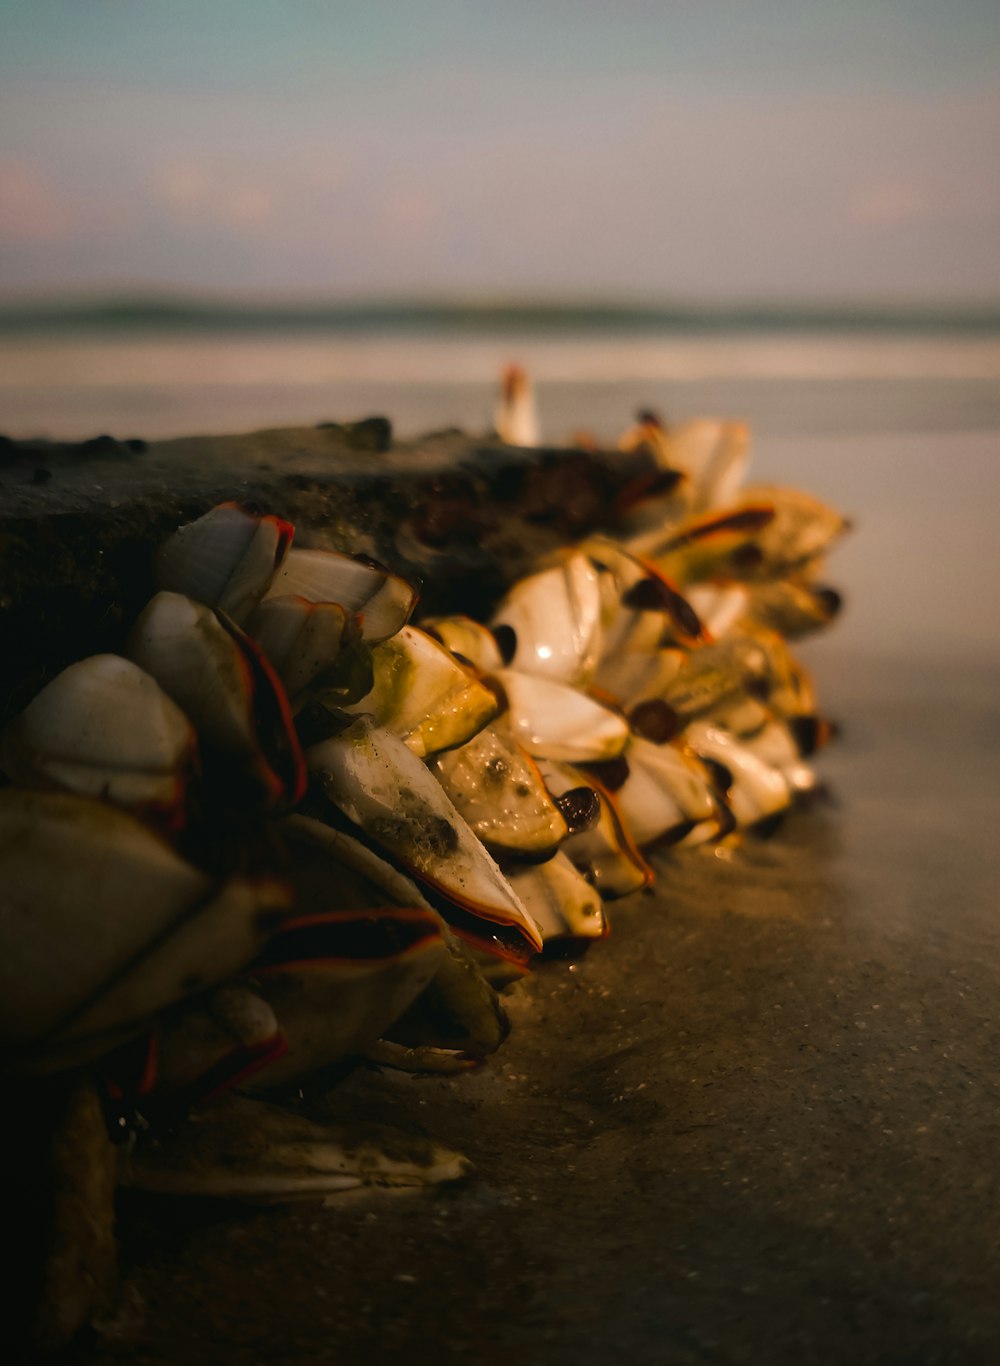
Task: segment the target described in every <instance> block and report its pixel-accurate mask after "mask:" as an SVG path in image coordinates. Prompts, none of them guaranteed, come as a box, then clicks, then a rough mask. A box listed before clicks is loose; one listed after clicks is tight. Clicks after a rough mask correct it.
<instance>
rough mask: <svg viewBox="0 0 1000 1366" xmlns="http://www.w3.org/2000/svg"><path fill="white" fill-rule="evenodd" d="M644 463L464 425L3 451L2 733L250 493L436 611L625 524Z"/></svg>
mask: <svg viewBox="0 0 1000 1366" xmlns="http://www.w3.org/2000/svg"><path fill="white" fill-rule="evenodd" d="M654 474H655V471H654V470H653V468H652V465H651V463H650V462H649V461H648V460H647V458H646V457H645V456H643V455H641V454H640V455H623V454H621V453H620V452H616V451H610V452H608V451H605V452H601V451H579V450H556V449H553V450H540V451H536V450H532V451H525V450H521V449H518V448H516V447H511V446H503V445H499V444H497V443H496V442H491V441H489V440H482V441H477V440H475V439H473V438H470V437H469V436H467V435H465V434H463V433H461V432H456V431H448V432H441V433H437V434H432V435H429V436H427V437H424V438H422V439H420V440H419V441H415V442H409V443H393V442H392V437H391V430H390V428H389V424H388V423H387V422H386V421H385V419H383V418H372V419H369V420H367V421H364V422H358V423H352V424H350V425H336V424H330V425H326V426H321V427H289V428H281V429H276V430H273V431H264V432H253V433H250V434H247V435H240V436H226V437H219V436H210V437H186V438H182V439H177V440H171V441H151V442H144V441H140V440H126V441H118V440H115V439H114V438H112V437H110V436H103V437H96V438H94V439H92V440H89V441H85V442H80V443H75V444H65V443H54V442H43V441H34V442H11V441H9V440H6V439H5V440H4V443H3V445H2V446H0V722H2V721H3V720H4V719H6V718H7V717H9V716H10V715H12V714H13V713H15V712H17V711H18V710H20V709H21V707H23V706H24V705H25V704H26V703H27V702H28V701H29V700H30V698H31V697H32V696H33V695H34V693H35V692H37V691H38V689H39V688H40V687H41V686H42V685H43V684H44V682H45V681H46V679H47V678H48V677H50V676H51V675H52V674H53V673H55V672H57V671H58V670H59V669H60V668H62V667H64V666H65V665H66V664H67V663H69V662H71V661H72V660H75V659H79V658H81V657H82V656H83V655H86V654H94V653H97V652H99V651H102V650H114V649H116V648H118V647H119V646H120V644H121V640H122V638H123V635H124V634H125V632H126V631H127V630H128V628H129V626H130V625H131V623H132V621H133V620H134V619H135V617H136V615H137V614H138V612H139V610H140V609H141V608H142V606H143V605H144V603H145V602H146V600H147V599H148V598H149V596H150V594H151V593H152V591H153V583H152V578H151V556H152V552H153V551H154V550H155V548H156V547H157V546H158V545H159V544H160V542H161V541H162V540H163V538H164V537H165V536H166V535H168V534H169V533H170V532H171V531H172V530H173V529H174V528H175V527H176V526H178V525H179V524H180V523H182V522H186V521H191V520H192V519H193V518H195V517H198V516H200V515H201V514H202V513H203V512H205V511H207V510H208V508H210V507H212V506H213V505H214V504H215V503H218V502H222V501H225V500H227V499H235V500H237V501H239V502H241V503H244V504H247V505H249V506H251V507H257V508H259V509H260V510H261V511H266V512H272V513H276V514H277V515H278V516H281V517H285V518H287V519H288V520H289V521H291V522H293V523H294V524H295V527H296V544H297V545H301V546H310V545H317V546H326V547H329V548H331V549H337V550H345V551H348V552H350V553H352V554H354V553H360V554H365V555H371V556H374V557H375V558H376V559H380V560H382V561H384V562H385V563H387V564H389V565H390V566H391V567H392V568H393V569H395V570H396V571H397V572H399V573H401V574H403V575H405V576H406V577H407V578H409V579H411V580H412V581H413V582H415V583H417V584H418V585H419V586H420V589H421V610H422V611H425V612H430V611H434V612H440V611H467V610H471V609H474V608H477V607H479V608H481V606H482V604H483V603H484V602H487V601H489V600H490V599H492V598H495V597H496V596H497V595H498V594H499V592H500V590H501V588H502V587H503V586H504V584H505V583H506V582H508V581H509V580H510V579H512V578H514V577H516V576H517V574H518V573H520V572H522V571H523V570H524V568H525V566H526V565H527V564H528V563H530V561H531V560H532V559H534V558H535V557H536V556H537V555H538V554H540V553H541V552H543V551H545V550H549V549H552V548H554V547H555V546H557V545H561V544H564V543H565V542H566V541H567V540H571V539H572V538H573V537H575V536H579V535H581V534H582V533H584V532H585V531H588V530H591V529H592V528H593V527H595V526H598V525H613V523H614V517H615V509H616V506H617V503H618V500H620V499H621V497H622V495H623V493H625V494H627V491H628V490H629V488H630V487H635V486H636V481H639V482H644V481H648V480H649V479H650V478H651V477H652V476H654Z"/></svg>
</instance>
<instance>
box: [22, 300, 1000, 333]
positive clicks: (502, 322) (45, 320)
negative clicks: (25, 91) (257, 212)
mask: <svg viewBox="0 0 1000 1366" xmlns="http://www.w3.org/2000/svg"><path fill="white" fill-rule="evenodd" d="M79 329H86V330H99V331H139V330H141V331H156V332H167V331H172V332H180V331H194V330H199V331H201V330H205V331H208V330H211V331H230V330H231V331H234V332H245V331H328V332H337V333H345V332H346V333H350V332H427V331H432V332H466V333H476V332H488V333H497V332H511V333H514V332H517V333H524V332H531V333H541V332H549V333H574V332H583V333H598V332H601V333H608V332H633V333H634V332H701V333H712V332H732V331H743V332H751V331H752V332H799V331H814V332H816V331H818V332H827V331H851V332H858V331H863V332H899V331H906V332H929V333H940V332H963V333H970V332H974V333H992V332H1000V304H995V305H985V306H983V307H982V308H972V307H947V306H941V307H932V306H928V305H913V306H911V307H901V306H874V305H861V304H858V305H834V304H816V305H803V306H784V305H782V306H776V305H765V304H756V305H734V306H729V307H716V306H711V307H709V306H702V305H695V304H664V305H650V306H648V307H642V306H637V305H635V304H632V303H551V302H543V303H533V302H524V301H515V302H511V303H498V302H494V301H486V302H475V301H473V302H450V301H441V302H434V301H416V302H406V301H403V302H393V301H389V302H379V301H373V302H350V303H316V304H308V303H298V302H296V303H280V302H279V303H242V302H229V301H220V300H216V299H211V300H209V299H188V298H153V297H150V298H143V297H133V298H124V297H120V298H109V299H104V300H93V299H90V300H79V299H76V300H73V299H66V300H55V301H53V300H44V301H41V300H40V301H34V302H17V303H6V304H4V303H2V302H0V330H3V331H7V332H11V331H18V332H25V331H30V332H54V331H69V330H79Z"/></svg>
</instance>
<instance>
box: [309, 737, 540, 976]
mask: <svg viewBox="0 0 1000 1366" xmlns="http://www.w3.org/2000/svg"><path fill="white" fill-rule="evenodd" d="M307 759H308V762H309V769H310V772H311V773H313V774H314V775H315V776H316V778H317V779H318V781H319V783H320V786H321V788H322V790H323V792H324V794H325V796H326V797H327V799H328V800H329V801H330V802H332V803H333V804H334V806H336V807H338V808H339V809H340V810H341V811H342V812H343V813H344V814H345V815H346V816H347V817H348V818H349V819H350V820H352V821H354V823H355V824H356V825H358V826H360V827H361V829H362V830H363V831H364V832H365V834H366V835H367V836H368V837H369V838H370V839H372V840H373V841H375V843H376V844H378V845H380V846H381V847H382V848H384V849H385V850H386V851H387V853H389V854H390V855H391V857H393V858H394V859H396V860H398V861H399V862H400V863H402V865H403V866H404V867H405V868H406V869H407V870H408V871H409V872H411V873H412V874H413V875H414V877H416V878H418V879H420V880H421V881H423V882H426V883H428V884H429V885H430V886H431V887H433V888H435V889H436V890H438V891H440V892H442V893H443V894H444V895H445V896H446V897H448V898H449V899H450V900H452V901H454V902H455V903H456V904H457V905H459V906H460V907H461V908H463V909H464V910H466V911H468V912H469V913H470V914H472V915H474V916H479V917H483V918H484V919H486V920H489V921H495V922H496V923H497V924H499V925H501V926H505V927H507V928H508V929H510V930H515V931H517V933H518V934H519V935H520V936H522V937H523V939H524V940H525V941H526V942H527V943H528V944H529V945H531V946H532V947H534V948H536V949H539V948H541V937H540V935H539V932H538V928H537V926H536V925H535V923H534V921H533V920H532V919H531V917H530V916H529V915H528V914H527V912H526V911H525V909H524V907H523V906H522V905H521V903H520V902H519V901H518V899H517V897H516V896H515V895H514V892H513V891H512V890H511V887H510V884H509V883H508V882H507V880H506V878H505V877H504V876H503V874H502V873H501V872H500V869H499V868H498V867H497V865H496V864H495V863H494V861H493V859H492V858H490V856H489V854H488V853H487V852H486V850H485V849H484V848H483V846H482V844H481V843H480V842H479V840H478V839H477V838H476V836H475V835H474V834H473V833H472V831H471V830H470V829H469V827H468V825H467V824H466V822H465V821H464V820H463V819H462V817H461V816H460V815H459V813H458V812H457V811H456V810H455V807H454V805H453V804H452V803H451V802H450V801H449V799H448V797H447V796H446V794H445V792H444V790H443V789H442V787H441V785H440V784H439V783H438V782H437V780H436V779H435V778H434V777H433V775H432V774H431V773H429V772H428V770H427V768H426V767H425V765H424V764H422V763H421V761H420V760H419V759H418V758H417V757H416V755H415V754H413V752H412V751H411V750H410V749H408V748H407V746H406V745H405V744H404V742H403V741H402V740H400V739H399V738H398V737H397V736H395V735H393V734H392V733H391V732H390V731H387V730H384V729H382V728H381V727H380V726H377V725H375V724H374V723H373V722H372V721H371V719H370V718H368V717H365V716H361V717H358V719H357V720H356V721H354V722H353V723H352V724H351V725H350V726H349V727H348V728H347V729H346V730H344V731H342V732H341V733H340V734H339V735H336V736H334V737H332V738H331V739H329V740H325V741H323V743H322V744H319V745H315V746H313V747H312V749H310V750H309V752H308V754H307Z"/></svg>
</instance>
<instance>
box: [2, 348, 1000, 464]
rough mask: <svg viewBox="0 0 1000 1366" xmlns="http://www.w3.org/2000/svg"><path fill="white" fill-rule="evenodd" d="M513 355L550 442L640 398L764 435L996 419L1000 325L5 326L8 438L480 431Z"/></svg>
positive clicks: (982, 423) (669, 411) (600, 434)
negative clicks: (802, 329)
mask: <svg viewBox="0 0 1000 1366" xmlns="http://www.w3.org/2000/svg"><path fill="white" fill-rule="evenodd" d="M510 360H518V361H519V362H521V363H522V364H523V365H526V366H527V367H528V369H529V370H530V371H531V373H532V375H533V376H534V378H535V382H536V386H537V392H538V399H539V405H540V408H541V416H542V424H543V430H544V433H545V437H546V440H548V441H550V442H552V443H561V442H563V441H565V440H566V439H567V438H568V437H569V435H570V433H572V432H574V431H578V430H580V429H585V430H587V431H590V432H591V433H593V434H594V435H595V436H596V437H597V438H599V439H603V440H611V439H612V438H613V437H614V436H615V435H616V434H617V433H618V432H619V431H620V430H621V429H622V428H623V427H624V426H625V425H626V424H627V422H628V421H629V419H630V417H631V415H632V413H633V411H634V410H635V408H636V407H638V406H653V407H657V408H660V409H661V410H662V411H663V413H664V415H665V416H667V417H668V418H669V419H674V420H681V419H683V418H686V417H691V416H694V415H697V414H702V413H706V412H717V413H726V414H730V415H733V416H740V417H744V418H746V419H747V420H748V421H750V422H751V423H752V424H753V425H754V428H755V430H756V431H757V433H758V434H759V435H761V436H763V435H768V434H771V433H774V434H798V433H801V434H804V435H819V434H822V433H824V432H894V431H915V432H920V431H943V430H955V431H974V430H989V429H994V428H998V427H1000V333H986V334H974V333H973V334H966V335H927V334H921V333H905V332H902V333H897V334H883V335H877V336H873V335H871V334H870V333H867V332H864V331H859V332H857V333H854V334H852V333H849V332H847V333H845V332H839V331H838V332H836V333H824V332H813V333H798V334H797V333H795V332H788V331H783V332H781V333H773V332H770V333H754V332H747V331H736V332H732V333H725V332H720V333H713V334H711V335H704V334H699V333H697V332H696V333H688V334H685V333H680V332H674V333H651V332H650V331H648V330H633V331H629V330H627V329H619V330H617V331H614V332H605V333H603V334H602V333H601V332H599V331H596V332H587V333H580V332H567V333H565V334H563V335H560V334H559V333H558V332H556V333H553V332H551V331H550V332H547V333H542V334H537V333H536V334H532V333H528V332H523V333H521V332H518V331H517V330H509V329H507V330H502V331H500V330H495V331H482V330H479V331H477V330H469V331H466V332H459V333H456V331H455V330H453V329H436V330H428V331H424V332H421V331H419V330H414V329H402V330H399V329H397V330H380V331H372V332H364V331H359V332H356V333H350V334H345V333H344V332H342V331H341V332H324V331H322V330H316V329H314V330H309V331H301V332H296V331H294V330H281V331H273V330H270V331H259V330H250V331H236V330H231V329H230V330H224V331H223V330H220V331H217V332H206V331H204V330H196V331H184V330H183V329H179V330H178V329H169V330H164V329H159V330H157V329H151V328H147V329H139V330H136V331H124V332H123V331H121V330H112V331H108V330H103V331H101V330H96V329H95V330H93V331H89V332H88V331H85V330H84V331H70V332H65V331H62V332H60V331H55V332H35V331H25V332H22V333H18V332H16V331H10V330H7V331H4V332H0V431H3V432H6V433H7V434H8V435H13V436H21V437H23V436H35V435H49V436H56V437H67V438H79V437H85V436H91V435H94V434H96V433H97V432H103V431H108V432H111V433H113V434H115V435H122V436H124V435H142V436H147V437H159V436H173V435H190V434H193V433H196V432H206V433H207V432H225V431H239V430H241V429H245V430H250V429H252V428H255V427H261V426H278V425H290V424H299V423H302V424H305V423H311V422H319V421H328V420H338V419H343V420H348V419H352V418H357V417H362V416H366V415H370V414H372V413H384V414H385V415H387V416H389V417H391V418H392V419H393V421H394V423H395V425H396V429H397V431H398V432H399V433H400V434H401V435H415V434H417V433H419V432H421V431H426V430H428V429H432V428H441V427H446V426H461V427H464V428H467V429H469V430H471V431H482V430H485V429H486V428H487V427H488V426H489V424H490V421H491V415H492V411H493V402H494V394H495V387H496V378H497V375H498V373H499V370H500V367H501V366H502V365H503V364H504V363H506V362H507V361H510Z"/></svg>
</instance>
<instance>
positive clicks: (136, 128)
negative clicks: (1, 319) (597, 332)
mask: <svg viewBox="0 0 1000 1366" xmlns="http://www.w3.org/2000/svg"><path fill="white" fill-rule="evenodd" d="M145 289H165V290H179V291H191V292H194V291H202V290H210V291H213V292H215V293H222V294H226V293H239V294H251V295H254V296H258V297H260V296H264V297H276V296H295V297H302V298H310V297H316V298H322V299H334V298H338V297H355V298H356V297H359V296H371V295H377V296H383V297H384V296H400V295H405V296H428V295H440V294H445V295H460V294H476V295H490V296H499V297H511V298H519V299H523V298H530V297H537V296H539V295H542V296H550V297H551V296H556V297H561V298H565V297H567V296H569V297H572V296H586V297H588V298H594V297H601V298H608V297H617V296H622V295H625V296H628V297H630V298H635V299H643V298H645V299H649V300H650V301H660V300H665V299H670V298H683V299H690V300H698V299H703V300H708V301H719V302H721V301H750V300H761V301H779V302H780V301H793V300H798V299H810V300H817V299H818V300H831V299H832V300H838V299H844V300H879V301H893V300H909V299H914V300H919V301H957V302H970V301H979V300H987V301H989V302H991V303H995V302H996V301H997V300H1000V2H998V0H941V2H940V3H938V2H937V0H675V2H674V3H668V2H667V0H660V2H659V3H654V0H391V3H390V2H389V0H359V2H358V3H346V0H345V2H341V0H0V294H3V295H5V296H7V297H11V296H21V295H30V294H38V293H53V292H59V291H65V290H71V291H81V290H84V291H88V292H96V291H119V292H125V291H137V290H145Z"/></svg>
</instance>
